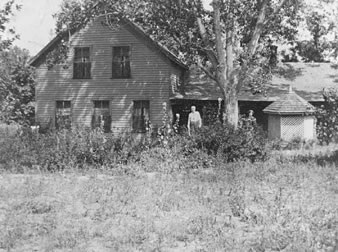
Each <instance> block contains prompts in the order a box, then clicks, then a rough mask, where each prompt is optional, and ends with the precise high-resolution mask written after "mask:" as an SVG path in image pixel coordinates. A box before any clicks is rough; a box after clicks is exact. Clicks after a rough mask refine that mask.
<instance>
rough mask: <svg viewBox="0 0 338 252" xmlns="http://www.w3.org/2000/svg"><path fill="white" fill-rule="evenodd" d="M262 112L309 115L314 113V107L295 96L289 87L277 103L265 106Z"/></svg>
mask: <svg viewBox="0 0 338 252" xmlns="http://www.w3.org/2000/svg"><path fill="white" fill-rule="evenodd" d="M263 112H264V113H268V114H283V115H295V114H307V113H309V114H310V113H313V112H314V107H313V106H312V105H311V104H310V103H308V102H307V101H306V100H304V99H303V98H302V97H300V96H299V95H297V94H296V93H295V92H294V91H293V90H292V87H291V86H290V87H289V91H288V92H287V93H285V94H283V95H281V96H280V98H279V99H278V100H277V101H275V102H273V103H271V104H270V105H269V106H267V107H266V108H265V109H264V110H263Z"/></svg>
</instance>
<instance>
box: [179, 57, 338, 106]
mask: <svg viewBox="0 0 338 252" xmlns="http://www.w3.org/2000/svg"><path fill="white" fill-rule="evenodd" d="M290 85H292V87H293V89H294V90H295V91H296V92H297V94H298V95H299V96H301V97H302V98H304V99H305V100H307V101H311V102H321V101H324V99H323V95H322V91H323V89H324V88H338V66H337V65H334V64H331V63H302V62H292V63H280V64H279V65H278V66H277V69H276V71H275V74H274V75H273V77H272V80H271V81H270V82H268V83H267V84H266V85H265V87H266V93H265V94H252V92H251V91H250V90H249V89H248V88H245V87H244V88H243V89H242V90H241V92H240V94H239V100H240V101H269V102H271V101H272V102H273V101H276V100H278V99H279V97H280V96H281V95H283V94H285V93H286V92H287V91H288V87H289V86H290ZM220 95H221V90H220V89H219V87H218V86H217V84H216V82H215V81H214V80H212V79H210V78H208V77H207V76H206V74H205V73H204V72H202V71H201V70H198V69H196V68H193V69H191V70H190V76H189V80H188V83H187V85H186V86H185V93H184V94H183V96H182V98H183V99H195V100H217V98H218V97H220Z"/></svg>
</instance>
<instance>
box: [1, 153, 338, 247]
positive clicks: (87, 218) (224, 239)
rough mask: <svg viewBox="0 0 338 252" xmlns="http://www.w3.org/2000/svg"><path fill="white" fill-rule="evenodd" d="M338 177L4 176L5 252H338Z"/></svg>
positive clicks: (315, 173) (333, 173) (227, 169)
mask: <svg viewBox="0 0 338 252" xmlns="http://www.w3.org/2000/svg"><path fill="white" fill-rule="evenodd" d="M337 209H338V170H337V168H336V167H335V166H334V165H326V166H318V165H317V164H314V163H311V162H308V163H298V164H295V163H291V162H287V161H285V162H283V161H281V160H279V161H275V159H272V160H270V161H268V162H264V163H256V164H250V163H245V162H244V163H235V164H227V165H224V166H223V167H218V168H216V169H207V170H202V169H200V170H190V171H186V172H176V173H172V174H166V173H161V172H156V173H146V172H141V171H140V172H137V173H135V174H133V175H122V176H112V175H110V174H109V171H105V172H98V171H88V172H85V173H80V172H76V171H74V172H69V173H63V174H62V173H55V174H50V173H44V174H41V173H35V174H32V173H26V174H13V173H8V172H2V173H1V175H0V251H100V252H101V251H252V252H253V251H338V211H337Z"/></svg>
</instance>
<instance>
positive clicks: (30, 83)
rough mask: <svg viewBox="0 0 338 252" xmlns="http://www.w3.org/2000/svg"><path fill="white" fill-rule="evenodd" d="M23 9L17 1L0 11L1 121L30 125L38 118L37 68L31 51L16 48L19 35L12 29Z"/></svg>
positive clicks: (9, 2) (10, 2)
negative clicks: (31, 60)
mask: <svg viewBox="0 0 338 252" xmlns="http://www.w3.org/2000/svg"><path fill="white" fill-rule="evenodd" d="M19 9H20V6H19V5H15V1H14V0H11V1H7V2H6V3H5V4H4V6H3V7H2V9H0V112H1V113H0V120H1V121H3V122H6V123H12V122H17V123H20V124H29V123H31V122H32V121H33V117H34V78H33V76H34V75H33V69H32V68H31V67H29V66H28V64H27V62H28V59H29V53H28V51H27V50H23V49H20V48H18V47H13V46H12V43H13V41H14V40H15V39H17V38H18V36H17V35H16V34H15V31H14V29H13V28H8V23H9V21H10V17H11V16H12V15H13V11H15V10H19Z"/></svg>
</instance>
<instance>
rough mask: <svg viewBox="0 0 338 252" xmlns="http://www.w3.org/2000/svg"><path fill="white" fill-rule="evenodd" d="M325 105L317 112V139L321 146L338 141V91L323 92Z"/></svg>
mask: <svg viewBox="0 0 338 252" xmlns="http://www.w3.org/2000/svg"><path fill="white" fill-rule="evenodd" d="M323 97H324V105H323V106H321V107H320V108H319V109H317V111H316V117H317V138H318V141H319V143H321V144H324V143H326V144H329V143H330V142H337V141H338V91H337V90H336V89H329V90H326V91H324V92H323Z"/></svg>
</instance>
